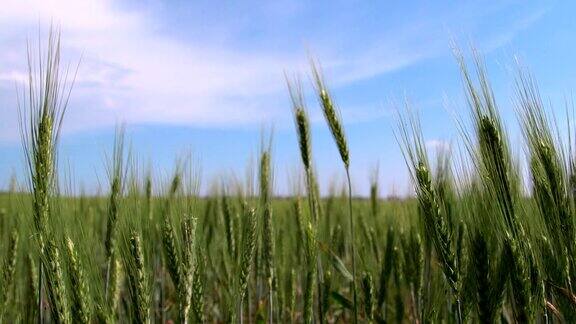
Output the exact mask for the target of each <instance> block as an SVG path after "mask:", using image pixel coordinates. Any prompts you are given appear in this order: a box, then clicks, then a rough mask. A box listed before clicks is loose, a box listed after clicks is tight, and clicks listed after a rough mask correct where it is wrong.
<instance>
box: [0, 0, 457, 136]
mask: <svg viewBox="0 0 576 324" xmlns="http://www.w3.org/2000/svg"><path fill="white" fill-rule="evenodd" d="M121 5H122V2H118V1H112V0H83V1H77V0H4V1H3V3H2V5H1V7H2V8H1V10H0V44H2V45H0V86H3V85H6V84H10V83H14V81H18V82H22V81H24V80H25V75H26V69H25V42H26V36H29V37H30V38H31V39H32V40H34V39H35V37H36V34H37V31H38V24H39V23H40V24H41V25H42V26H44V29H46V28H45V26H47V24H48V23H49V21H50V20H51V19H52V20H53V21H54V22H55V23H56V24H58V25H60V26H61V28H62V32H63V39H62V41H63V45H64V51H65V53H67V56H66V58H67V59H69V60H71V61H72V62H75V60H77V59H78V58H79V57H80V56H81V55H82V57H83V59H82V63H81V66H80V70H79V74H78V77H77V83H76V87H75V90H74V92H73V95H72V101H71V109H70V110H69V114H68V116H67V123H66V124H65V131H78V130H86V129H88V128H94V127H102V126H110V125H112V124H114V123H115V122H116V121H119V120H122V121H126V122H129V123H177V124H187V125H196V126H214V125H218V126H227V125H234V126H238V125H252V124H258V123H262V122H270V121H275V122H277V123H280V124H283V123H284V124H285V123H286V122H285V119H286V118H287V117H288V113H289V109H288V103H287V96H286V94H285V85H284V78H283V71H284V70H287V71H306V70H307V69H306V67H307V56H306V54H305V47H304V46H301V47H299V46H298V45H297V44H294V46H293V47H294V49H292V50H290V51H286V52H282V51H278V50H274V49H271V48H267V49H266V48H265V49H264V50H262V49H259V50H258V51H255V52H253V51H250V50H249V49H246V48H240V47H238V46H234V45H232V44H231V43H226V42H222V41H221V42H219V43H217V42H211V41H210V39H206V40H205V41H202V42H200V41H199V40H195V41H193V40H186V41H185V40H183V39H182V38H178V37H175V36H173V35H171V34H170V33H168V32H166V31H165V29H163V28H162V26H163V24H167V23H168V22H164V21H160V18H159V17H157V16H156V15H155V14H154V13H153V12H152V11H147V10H146V8H145V7H141V8H139V9H134V8H127V7H125V6H124V7H122V6H121ZM299 9H300V8H299V7H294V8H293V9H292V10H290V14H298V10H299ZM454 14H455V12H453V13H452V15H454ZM447 17H450V16H447ZM412 18H414V17H412ZM441 19H446V17H443V18H441ZM414 20H416V19H414ZM331 23H334V22H331ZM439 25H441V22H440V23H439V22H438V21H437V20H435V19H431V18H430V17H426V19H420V20H419V22H418V25H417V26H409V27H406V26H399V27H398V30H391V31H387V32H385V33H377V34H375V35H374V36H373V38H370V41H368V42H365V43H363V44H357V45H358V46H357V47H354V48H352V47H349V46H350V45H351V44H350V42H340V43H339V42H335V41H334V39H331V40H326V41H325V42H322V41H319V42H318V43H314V44H315V46H318V47H317V48H314V50H315V52H314V53H319V54H320V56H318V58H319V59H321V61H322V62H323V63H324V64H323V65H324V67H325V68H327V70H329V72H330V77H334V79H333V80H334V84H335V85H341V84H347V83H350V82H353V81H355V80H359V79H363V78H369V77H372V76H374V75H378V74H382V73H386V72H389V71H393V70H396V69H399V68H402V67H405V66H409V65H411V64H414V63H415V62H418V61H420V60H423V59H425V58H427V57H430V56H433V55H437V54H438V52H439V51H440V50H441V49H447V43H448V42H447V41H448V39H447V37H446V39H445V40H439V39H438V33H439V32H438V31H439V29H438V26H439ZM224 27H225V26H224ZM231 29H233V28H231ZM227 32H228V33H230V35H227V36H229V38H234V36H235V34H234V32H233V31H227ZM352 36H354V35H352ZM329 37H332V38H335V37H336V38H337V37H342V38H346V35H338V34H335V35H331V36H329ZM223 38H224V39H226V37H223ZM304 41H305V40H304ZM32 43H33V42H32ZM331 44H332V45H331ZM333 44H339V45H333ZM0 89H5V90H6V91H4V90H2V91H0V112H1V113H2V115H3V116H6V118H4V119H3V120H0V129H2V130H0V139H7V138H13V137H14V136H15V135H14V134H17V131H16V128H15V127H16V126H15V125H17V122H16V112H15V109H13V108H12V107H13V105H14V103H15V99H14V97H15V93H14V92H13V91H12V90H11V89H13V87H12V86H9V87H5V86H3V87H0ZM354 114H355V115H356V116H360V117H358V118H359V119H365V118H366V117H362V116H372V115H374V113H373V111H372V112H371V111H370V110H368V112H362V111H355V112H354ZM378 114H380V112H378V113H377V114H376V115H378Z"/></svg>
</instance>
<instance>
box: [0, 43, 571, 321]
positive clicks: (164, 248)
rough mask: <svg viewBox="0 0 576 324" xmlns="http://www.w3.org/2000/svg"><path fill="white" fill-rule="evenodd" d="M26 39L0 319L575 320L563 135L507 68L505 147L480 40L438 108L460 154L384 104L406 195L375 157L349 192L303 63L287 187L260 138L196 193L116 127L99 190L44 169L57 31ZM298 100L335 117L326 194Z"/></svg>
mask: <svg viewBox="0 0 576 324" xmlns="http://www.w3.org/2000/svg"><path fill="white" fill-rule="evenodd" d="M39 53H44V54H43V55H45V56H41V57H34V55H33V54H30V55H29V73H30V79H29V84H28V88H27V89H26V90H25V91H24V93H25V94H26V95H25V96H22V97H21V98H20V99H21V100H20V112H21V123H22V124H21V130H22V133H21V135H22V141H23V148H24V154H25V156H26V161H27V168H28V169H27V170H28V171H29V172H28V174H27V178H25V179H14V182H13V185H12V186H10V189H9V190H8V191H6V192H4V193H1V194H0V240H1V245H0V263H1V264H2V267H1V268H0V287H1V289H0V322H2V323H17V322H27V323H29V322H40V323H125V322H134V323H151V322H154V323H165V322H168V321H172V322H178V323H203V322H212V323H213V322H218V323H221V322H222V323H223V322H237V323H243V322H247V323H253V322H270V323H272V322H277V323H289V322H304V323H334V322H337V323H345V322H363V323H366V322H377V323H391V322H397V323H401V322H409V323H424V322H432V323H435V322H449V323H464V322H480V323H494V322H503V323H525V322H531V323H533V322H537V323H544V322H546V323H548V322H568V323H571V322H574V321H576V294H575V293H574V291H573V289H574V288H573V286H572V285H573V283H574V282H575V280H576V229H575V226H576V224H575V219H576V217H575V216H576V208H575V207H576V206H575V203H576V202H575V198H576V197H575V193H576V191H575V190H576V188H575V186H576V157H575V156H574V150H573V145H574V143H573V142H572V141H573V139H574V137H573V134H571V132H572V129H570V123H568V125H567V126H566V127H564V126H562V125H560V124H559V123H556V122H555V121H554V120H553V119H551V118H550V114H548V113H547V111H546V109H545V106H544V104H543V102H542V100H541V99H540V95H539V92H538V87H537V84H536V82H535V81H534V79H533V78H532V77H531V75H530V74H529V73H527V72H526V71H524V70H521V69H519V72H518V75H517V77H516V83H515V84H516V94H515V95H516V97H515V98H514V102H515V104H516V105H517V114H518V117H519V118H518V121H519V123H520V127H521V129H522V132H523V135H524V136H523V138H524V141H523V145H524V146H525V152H526V154H525V155H523V156H515V155H513V154H512V153H511V151H512V150H511V149H510V147H511V142H510V141H509V137H508V135H509V134H508V133H507V131H506V125H504V122H503V120H502V119H501V118H500V113H499V108H498V100H497V98H495V96H494V93H493V91H492V88H491V85H490V83H489V81H488V77H487V74H486V71H485V70H484V65H483V63H482V60H481V59H480V57H479V56H478V55H475V56H474V59H475V60H474V62H473V63H472V64H471V65H470V64H467V63H466V62H465V59H464V57H463V56H462V55H461V54H459V53H457V54H456V61H457V63H459V64H460V71H461V76H462V80H463V85H464V91H465V94H466V98H467V104H468V109H469V111H470V116H471V118H470V123H469V126H466V125H467V122H465V121H464V120H465V118H462V119H460V121H461V122H460V123H459V122H458V121H456V122H455V127H458V126H461V127H460V128H461V135H462V136H461V144H462V147H463V148H464V149H463V150H462V152H463V156H462V157H458V159H455V158H453V157H452V156H451V155H450V152H449V151H442V152H436V153H435V152H428V151H427V148H426V145H425V139H424V135H423V134H422V132H421V125H420V121H419V119H418V116H417V115H416V114H415V113H414V112H412V110H411V109H406V110H403V111H402V112H400V113H399V114H398V118H397V123H396V126H395V134H396V137H397V142H398V145H399V146H400V147H401V148H402V152H403V154H404V158H405V160H406V166H407V168H408V170H409V173H410V176H411V180H412V184H413V188H414V196H412V197H411V198H405V199H382V198H381V197H379V194H378V193H379V187H378V186H379V184H378V181H377V174H376V175H375V176H374V179H373V181H372V182H371V188H370V193H371V196H370V197H367V198H361V197H356V196H354V195H353V192H351V185H350V183H351V180H350V179H351V178H353V177H354V174H352V173H351V172H350V170H351V169H350V165H351V164H353V163H354V156H352V155H351V154H350V150H349V143H348V142H347V138H346V133H345V124H344V122H345V121H343V120H342V118H341V116H340V113H339V110H338V106H337V103H336V102H335V101H334V99H333V97H332V96H331V94H330V92H329V91H328V85H327V81H325V80H324V78H323V76H322V74H321V71H320V68H319V65H317V64H313V66H312V69H311V71H312V72H311V78H312V80H313V84H312V85H310V89H311V91H314V93H315V96H316V97H317V98H318V102H319V104H318V107H314V108H312V107H307V106H306V102H307V101H306V100H305V98H304V90H303V89H304V86H303V85H302V84H301V83H300V82H299V79H298V78H295V79H294V80H289V81H288V82H287V83H288V90H287V92H289V94H290V98H291V102H286V106H288V107H289V106H290V105H291V106H292V113H293V116H294V125H295V132H296V133H297V138H298V142H295V143H294V145H295V146H298V148H299V153H300V158H301V162H302V164H301V168H300V170H301V175H300V176H299V177H296V178H299V180H298V181H294V182H295V186H294V191H293V195H291V196H288V197H282V198H280V197H277V196H275V186H274V180H275V174H274V151H273V150H272V147H273V145H271V144H262V147H261V150H260V155H259V157H258V158H259V162H258V163H257V164H256V165H257V168H255V170H251V172H247V176H246V179H242V180H241V181H239V180H238V179H236V178H234V179H233V178H222V179H219V181H217V182H214V183H213V184H212V186H211V187H212V190H211V191H210V192H211V194H210V195H206V196H200V194H199V191H198V182H199V176H200V175H199V174H198V173H197V172H196V171H195V166H194V165H192V164H191V162H189V161H181V162H179V163H178V164H177V167H176V168H175V172H174V174H173V175H172V176H171V177H170V179H166V180H158V179H156V178H154V177H153V176H152V174H153V172H154V170H141V169H139V168H138V166H139V165H140V164H139V161H136V160H135V159H134V158H133V157H132V156H131V154H130V149H129V147H128V146H127V145H125V143H127V142H126V141H125V138H124V136H125V135H124V134H123V131H122V129H121V128H120V129H119V130H118V132H117V135H116V142H115V143H114V144H113V149H112V150H111V152H112V153H111V154H110V157H109V159H108V160H109V163H108V176H109V177H108V180H109V183H108V184H107V186H108V187H109V190H108V191H107V194H104V195H99V196H85V195H64V194H62V193H61V191H60V190H59V188H58V183H59V181H58V179H57V175H58V174H59V173H58V165H57V161H58V159H57V152H58V133H59V129H60V125H61V123H62V120H63V117H64V113H65V110H66V103H67V98H68V95H69V90H70V89H71V82H70V81H71V80H72V78H70V77H68V74H67V73H65V72H63V71H62V70H61V66H60V62H59V60H60V47H59V37H58V36H57V35H56V34H55V33H53V34H52V36H51V38H50V40H49V42H48V45H47V49H46V51H44V52H42V51H40V52H39ZM470 66H472V69H470ZM471 70H472V72H471ZM15 109H16V107H15ZM287 109H289V108H287ZM310 109H321V110H322V112H323V115H324V117H325V120H326V124H327V126H328V128H329V129H330V131H331V134H332V135H333V138H334V143H335V145H336V147H337V149H338V153H339V156H335V157H334V161H335V162H334V163H337V164H338V165H340V166H341V167H342V171H343V172H344V173H345V175H346V176H347V180H348V181H347V182H346V186H345V187H344V188H343V190H342V191H341V192H342V194H341V195H337V194H332V195H328V196H321V195H320V192H321V190H320V189H321V188H320V187H321V186H322V185H323V184H321V183H319V182H318V181H317V176H316V172H317V170H316V169H315V164H314V154H313V153H314V147H313V138H312V136H311V130H310V127H311V126H310V121H309V117H308V115H309V110H310ZM569 117H571V116H569ZM568 120H569V121H570V120H571V118H568ZM566 129H567V131H566ZM263 142H264V141H263ZM271 142H272V141H271ZM432 153H434V154H432ZM523 158H525V159H526V161H525V162H526V165H527V170H526V172H524V173H523V172H522V170H521V168H520V165H522V163H521V161H522V159H523ZM456 160H458V163H454V162H455V161H456ZM4 171H6V170H3V171H2V172H4ZM381 171H383V172H387V171H388V170H381ZM523 174H527V176H523ZM300 182H301V183H300ZM330 192H337V190H331V191H330Z"/></svg>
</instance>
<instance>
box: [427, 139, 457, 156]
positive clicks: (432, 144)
mask: <svg viewBox="0 0 576 324" xmlns="http://www.w3.org/2000/svg"><path fill="white" fill-rule="evenodd" d="M426 148H427V149H428V150H432V151H434V152H436V153H449V152H450V151H452V145H450V143H449V142H447V141H444V140H439V139H432V140H427V141H426Z"/></svg>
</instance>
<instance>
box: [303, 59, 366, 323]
mask: <svg viewBox="0 0 576 324" xmlns="http://www.w3.org/2000/svg"><path fill="white" fill-rule="evenodd" d="M312 74H313V76H314V80H315V83H316V91H317V93H318V97H319V100H320V104H321V106H322V112H323V113H324V118H325V119H326V122H327V123H328V126H329V128H330V132H331V133H332V137H333V138H334V141H335V142H336V146H337V147H338V152H339V153H340V158H341V159H342V163H344V169H345V171H346V180H347V183H348V216H349V217H348V221H349V223H350V224H349V230H350V254H351V256H352V295H353V303H354V323H357V322H358V297H357V291H356V248H355V238H354V232H355V228H354V217H353V215H352V181H351V179H350V152H349V149H348V144H347V141H346V135H345V134H344V127H343V125H342V117H341V116H340V111H339V110H338V109H337V108H336V107H335V105H334V103H333V101H332V98H331V96H330V94H329V92H328V89H327V88H326V84H325V82H324V79H323V77H322V74H321V72H320V70H319V68H318V67H317V65H316V64H314V63H313V62H312Z"/></svg>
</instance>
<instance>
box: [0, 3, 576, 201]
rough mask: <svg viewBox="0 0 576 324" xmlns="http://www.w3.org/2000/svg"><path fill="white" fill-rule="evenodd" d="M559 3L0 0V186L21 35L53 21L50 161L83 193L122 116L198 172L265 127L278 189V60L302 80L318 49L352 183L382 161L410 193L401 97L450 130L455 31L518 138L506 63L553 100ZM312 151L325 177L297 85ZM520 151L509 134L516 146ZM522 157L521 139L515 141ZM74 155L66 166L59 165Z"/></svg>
mask: <svg viewBox="0 0 576 324" xmlns="http://www.w3.org/2000/svg"><path fill="white" fill-rule="evenodd" d="M575 10H576V4H572V3H571V2H568V1H564V2H560V1H549V2H545V3H544V2H539V1H498V3H497V4H496V2H495V1H494V2H486V1H482V2H480V1H478V2H472V1H420V2H418V1H416V2H411V3H410V4H408V3H407V2H395V3H392V2H376V1H374V2H373V3H371V2H366V1H342V2H340V1H314V2H312V1H301V2H297V1H273V2H269V3H263V2H261V1H236V2H233V1H222V2H214V1H193V2H191V1H159V0H154V1H152V0H150V1H112V0H104V1H96V0H86V1H74V0H61V1H57V0H48V1H41V0H25V1H21V0H4V1H3V4H2V11H0V116H2V118H0V170H1V171H0V188H2V187H6V185H7V183H8V179H9V177H10V175H11V173H12V172H17V173H18V174H20V175H22V174H23V173H22V171H23V168H22V165H23V164H22V161H23V160H22V152H21V147H20V143H19V133H18V118H17V109H16V88H17V87H22V86H24V83H23V77H24V76H25V75H26V69H25V65H24V63H25V53H26V41H27V39H31V40H34V39H36V37H37V34H38V26H39V24H40V26H41V28H42V29H43V33H44V34H45V32H46V30H47V26H48V25H49V22H50V20H51V19H52V20H53V21H54V22H56V23H58V24H59V25H60V26H61V29H62V41H63V51H64V53H65V59H66V61H67V62H70V63H71V64H75V63H76V62H77V61H78V59H79V58H80V56H82V62H81V65H80V68H79V73H78V77H77V81H76V84H75V87H74V90H73V93H72V97H71V101H70V104H69V110H68V114H67V115H66V119H65V125H64V128H63V135H62V141H61V145H60V158H61V166H66V168H67V169H69V170H71V173H72V174H73V178H74V181H75V182H77V183H83V184H84V185H85V186H86V187H87V188H88V189H89V190H94V189H95V188H97V186H98V185H99V184H105V172H104V165H105V162H104V161H105V158H104V156H105V152H109V151H110V150H111V145H112V142H113V134H114V129H115V125H116V124H118V123H120V122H124V123H126V127H127V135H128V138H129V140H130V141H131V142H132V145H133V147H134V151H135V152H136V154H137V156H138V157H139V158H140V159H141V160H143V161H150V163H151V164H152V165H153V166H154V168H155V169H156V170H157V171H158V172H157V173H158V174H160V175H162V174H165V173H168V172H169V170H171V168H172V166H173V165H174V161H175V160H176V158H178V157H179V156H180V157H181V156H183V155H185V154H187V153H188V152H192V154H193V155H194V156H195V160H196V161H199V162H198V163H199V168H200V169H201V171H202V174H203V177H202V182H203V183H205V184H206V183H209V182H210V180H211V179H213V178H215V177H217V176H219V175H222V174H230V173H237V174H239V175H242V174H244V170H245V168H246V165H247V163H248V161H249V160H250V157H251V155H253V154H254V153H257V152H258V148H259V144H260V135H261V133H262V129H263V128H271V127H273V128H274V160H275V172H276V177H275V178H276V189H277V192H279V193H286V192H288V183H289V181H288V180H287V179H288V177H289V175H290V174H293V173H294V172H295V170H297V169H298V167H299V162H300V160H299V155H298V151H297V149H298V146H297V141H296V137H295V132H294V128H293V122H292V117H291V115H290V113H291V110H290V102H289V98H288V95H287V91H286V87H285V83H284V76H283V75H284V72H287V73H290V74H292V73H300V74H301V76H302V79H303V80H304V85H305V87H306V88H307V89H310V88H311V84H310V82H309V65H308V60H309V57H310V56H312V57H314V58H315V59H317V60H319V61H320V62H321V64H322V67H323V69H324V72H325V76H326V79H327V80H328V84H329V86H330V88H331V90H332V92H333V94H334V96H335V99H336V101H337V103H338V106H339V107H340V109H341V111H342V115H343V118H344V122H345V127H346V132H347V135H348V137H349V142H350V147H351V172H352V176H353V178H354V180H353V181H354V191H355V192H356V193H358V194H365V193H366V192H367V189H368V180H369V177H370V173H371V170H372V169H373V168H374V167H375V166H376V165H377V164H378V165H379V167H380V182H381V184H382V192H383V193H384V194H388V193H391V192H392V191H395V192H397V193H399V194H404V193H407V192H409V188H410V186H409V180H408V173H407V170H406V167H405V164H404V161H403V158H402V155H401V153H400V150H399V148H398V145H397V143H396V140H395V139H394V136H393V132H392V130H393V129H394V127H395V121H394V112H395V110H396V109H397V108H398V107H399V106H402V103H403V102H404V100H405V99H406V98H408V100H409V101H410V102H411V103H412V106H413V108H414V109H417V110H418V111H419V113H420V116H421V118H422V120H423V125H424V134H425V137H426V139H427V141H428V146H429V147H430V149H434V148H435V147H444V146H445V145H446V143H450V142H457V141H459V135H458V131H457V128H456V127H455V122H454V120H453V117H452V115H453V113H455V114H456V115H460V116H467V114H468V112H467V108H466V105H465V101H464V98H463V93H462V86H461V82H460V78H459V74H458V69H457V65H456V62H455V60H454V58H453V55H452V52H451V42H452V41H456V42H457V43H458V44H460V45H461V47H462V48H464V52H466V53H468V54H469V51H468V50H467V49H468V47H469V46H468V45H469V44H474V46H475V47H477V48H478V49H479V50H480V51H481V52H482V54H483V55H484V57H485V60H486V63H487V66H488V69H489V72H490V76H491V80H492V82H493V86H494V88H495V90H496V95H497V99H498V100H499V104H500V108H501V110H502V115H503V116H504V120H505V123H506V125H507V127H508V128H509V129H510V130H511V132H512V140H513V141H515V142H518V143H520V139H521V137H520V134H519V132H518V127H517V119H516V117H515V115H514V105H513V100H512V97H511V94H512V93H513V75H514V73H513V67H514V57H516V56H517V57H519V58H520V59H521V61H522V62H524V63H525V64H526V65H527V66H528V67H529V68H530V69H531V71H532V72H533V73H534V74H535V76H536V78H537V79H538V81H539V83H540V89H541V91H542V94H543V97H544V98H545V99H546V100H549V101H550V102H551V103H552V104H553V105H554V107H555V109H556V110H557V111H559V112H560V111H562V109H563V107H562V102H563V100H564V98H565V97H570V96H571V95H572V91H573V90H574V80H575V76H576V67H575V65H574V64H573V58H574V57H576V45H575V42H574V39H575V37H574V36H575V32H574V31H575V30H576V21H575V20H574V19H573V16H572V13H573V12H574V11H575ZM307 100H308V103H309V110H310V113H311V117H312V122H313V134H312V135H313V150H314V152H313V155H314V158H315V161H316V165H317V168H318V170H319V176H320V179H321V181H322V185H323V188H324V189H326V188H327V187H328V183H330V182H331V181H334V179H342V169H341V164H340V163H339V160H338V154H337V151H336V149H335V147H334V144H333V142H332V139H331V137H330V135H329V132H328V129H327V127H326V125H325V123H324V121H323V119H322V116H321V112H320V110H319V107H318V104H317V101H316V100H315V98H314V97H313V96H312V94H311V93H307ZM518 147H520V146H518ZM519 153H521V149H520V151H519ZM68 166H69V167H68Z"/></svg>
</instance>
